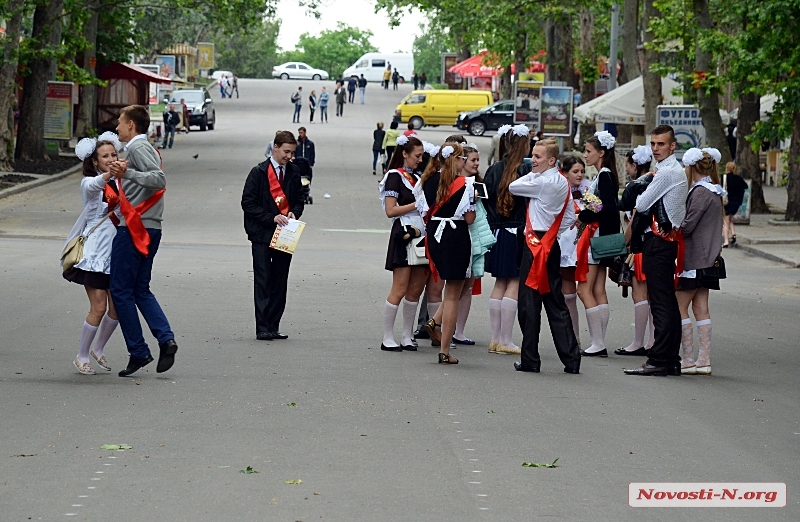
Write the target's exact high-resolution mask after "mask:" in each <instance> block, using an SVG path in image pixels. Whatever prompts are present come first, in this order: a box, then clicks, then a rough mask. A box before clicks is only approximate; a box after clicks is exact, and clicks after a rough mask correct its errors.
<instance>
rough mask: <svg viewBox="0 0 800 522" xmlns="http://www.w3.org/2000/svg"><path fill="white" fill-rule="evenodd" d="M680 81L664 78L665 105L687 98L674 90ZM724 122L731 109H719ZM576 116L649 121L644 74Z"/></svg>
mask: <svg viewBox="0 0 800 522" xmlns="http://www.w3.org/2000/svg"><path fill="white" fill-rule="evenodd" d="M678 87H680V84H679V83H678V82H676V81H674V80H670V79H669V78H661V98H662V102H661V103H662V104H663V105H682V104H683V98H682V97H681V96H675V95H673V94H672V91H673V90H674V89H676V88H678ZM719 113H720V116H721V117H722V123H723V124H726V125H727V123H728V122H729V121H730V117H729V116H728V113H726V112H725V111H723V110H720V111H719ZM575 117H576V118H577V119H578V121H580V122H581V123H587V122H595V123H617V124H623V125H645V124H646V121H645V118H644V85H643V83H642V77H641V76H640V77H638V78H636V79H634V80H631V81H629V82H628V83H626V84H623V85H620V86H619V87H617V88H616V89H614V90H613V91H610V92H607V93H606V94H603V95H602V96H599V97H597V98H595V99H594V100H591V101H589V102H586V103H584V104H582V105H580V106H579V107H577V108H576V109H575Z"/></svg>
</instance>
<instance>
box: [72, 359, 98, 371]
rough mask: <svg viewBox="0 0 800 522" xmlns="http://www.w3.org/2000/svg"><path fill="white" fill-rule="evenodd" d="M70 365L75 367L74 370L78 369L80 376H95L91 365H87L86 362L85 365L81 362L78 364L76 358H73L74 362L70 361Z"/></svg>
mask: <svg viewBox="0 0 800 522" xmlns="http://www.w3.org/2000/svg"><path fill="white" fill-rule="evenodd" d="M72 364H73V365H75V368H77V369H78V373H80V374H82V375H95V373H96V372H95V371H94V368H92V365H91V364H89V362H88V361H87V362H85V363H82V362H80V361H79V360H78V358H77V357H75V360H74V361H72Z"/></svg>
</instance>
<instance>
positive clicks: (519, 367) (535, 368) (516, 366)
mask: <svg viewBox="0 0 800 522" xmlns="http://www.w3.org/2000/svg"><path fill="white" fill-rule="evenodd" d="M514 369H515V370H517V371H518V372H531V373H539V370H540V369H541V365H537V366H533V367H532V368H523V367H522V363H521V362H515V363H514Z"/></svg>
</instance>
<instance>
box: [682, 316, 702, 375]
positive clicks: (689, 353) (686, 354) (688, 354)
mask: <svg viewBox="0 0 800 522" xmlns="http://www.w3.org/2000/svg"><path fill="white" fill-rule="evenodd" d="M699 324H700V323H698V325H699ZM694 364H695V363H694V331H693V330H692V320H691V319H684V320H682V321H681V366H683V367H684V368H688V367H689V366H694Z"/></svg>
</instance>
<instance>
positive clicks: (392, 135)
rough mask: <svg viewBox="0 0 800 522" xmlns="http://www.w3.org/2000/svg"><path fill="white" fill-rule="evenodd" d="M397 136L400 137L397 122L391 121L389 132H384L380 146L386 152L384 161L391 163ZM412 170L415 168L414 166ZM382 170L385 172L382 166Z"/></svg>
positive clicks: (384, 167)
mask: <svg viewBox="0 0 800 522" xmlns="http://www.w3.org/2000/svg"><path fill="white" fill-rule="evenodd" d="M398 136H400V133H399V132H398V131H397V122H396V121H393V122H392V123H390V124H389V130H388V131H386V134H385V135H384V137H383V143H382V145H381V148H382V149H384V150H385V151H386V161H391V158H392V157H393V156H394V148H395V147H396V146H397V138H398ZM414 168H416V165H414ZM383 169H384V170H386V165H384V166H383Z"/></svg>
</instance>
